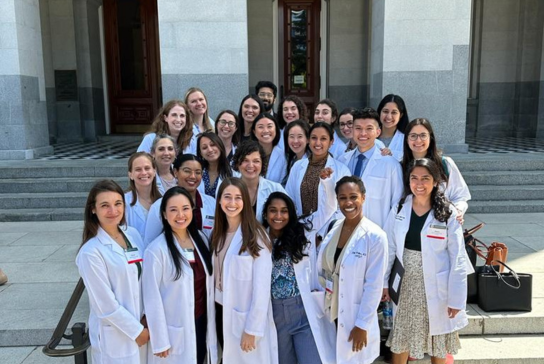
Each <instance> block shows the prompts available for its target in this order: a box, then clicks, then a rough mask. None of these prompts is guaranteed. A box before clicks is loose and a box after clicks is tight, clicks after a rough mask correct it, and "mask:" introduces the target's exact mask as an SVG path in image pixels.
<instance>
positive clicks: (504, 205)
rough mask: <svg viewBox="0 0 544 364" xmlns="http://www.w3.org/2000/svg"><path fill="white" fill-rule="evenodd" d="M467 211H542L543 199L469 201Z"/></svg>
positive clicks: (543, 206)
mask: <svg viewBox="0 0 544 364" xmlns="http://www.w3.org/2000/svg"><path fill="white" fill-rule="evenodd" d="M468 206H469V207H468V213H471V214H476V213H490V214H493V213H522V212H544V200H514V201H469V202H468Z"/></svg>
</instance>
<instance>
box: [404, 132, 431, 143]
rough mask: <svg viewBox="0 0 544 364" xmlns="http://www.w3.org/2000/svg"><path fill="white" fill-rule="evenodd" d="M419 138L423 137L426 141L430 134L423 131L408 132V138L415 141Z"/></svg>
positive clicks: (422, 139)
mask: <svg viewBox="0 0 544 364" xmlns="http://www.w3.org/2000/svg"><path fill="white" fill-rule="evenodd" d="M417 138H419V139H421V141H423V142H424V141H425V140H427V139H429V134H427V133H421V134H416V133H410V134H408V139H410V140H411V141H413V142H415V141H416V140H417Z"/></svg>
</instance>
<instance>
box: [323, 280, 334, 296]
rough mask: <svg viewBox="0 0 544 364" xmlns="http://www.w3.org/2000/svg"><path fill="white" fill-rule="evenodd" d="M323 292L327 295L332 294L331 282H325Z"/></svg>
mask: <svg viewBox="0 0 544 364" xmlns="http://www.w3.org/2000/svg"><path fill="white" fill-rule="evenodd" d="M325 291H327V293H328V294H333V282H332V281H331V280H330V279H327V280H326V281H325Z"/></svg>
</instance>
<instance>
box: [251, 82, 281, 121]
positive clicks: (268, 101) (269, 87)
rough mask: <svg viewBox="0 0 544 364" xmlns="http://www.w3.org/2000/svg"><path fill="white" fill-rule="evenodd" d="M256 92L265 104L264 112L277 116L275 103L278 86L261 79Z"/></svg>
mask: <svg viewBox="0 0 544 364" xmlns="http://www.w3.org/2000/svg"><path fill="white" fill-rule="evenodd" d="M255 92H256V93H257V96H259V98H260V99H261V101H262V102H263V104H264V112H266V113H269V114H271V115H273V116H276V114H275V113H274V103H275V102H276V96H277V95H278V87H277V86H276V85H274V83H273V82H270V81H259V82H258V83H257V85H256V86H255Z"/></svg>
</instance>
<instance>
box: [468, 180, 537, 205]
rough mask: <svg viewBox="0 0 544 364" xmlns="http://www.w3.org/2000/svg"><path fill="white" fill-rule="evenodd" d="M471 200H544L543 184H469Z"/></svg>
mask: <svg viewBox="0 0 544 364" xmlns="http://www.w3.org/2000/svg"><path fill="white" fill-rule="evenodd" d="M469 189H470V195H471V196H472V199H471V201H470V202H469V204H470V203H471V202H472V201H497V200H499V201H513V200H544V184H543V185H517V186H491V185H485V186H480V185H478V186H469Z"/></svg>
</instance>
